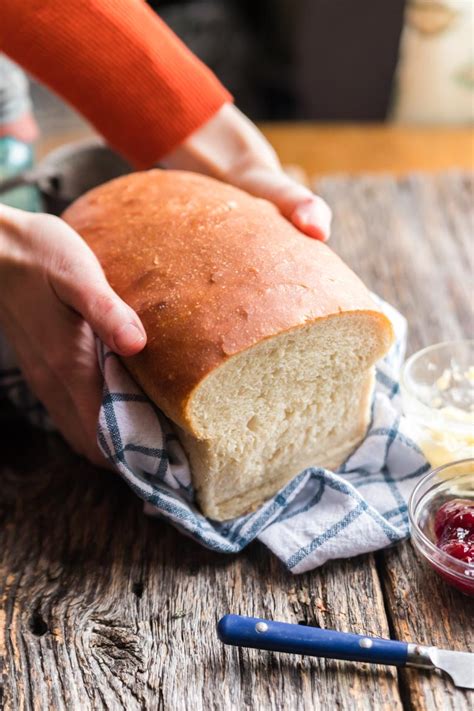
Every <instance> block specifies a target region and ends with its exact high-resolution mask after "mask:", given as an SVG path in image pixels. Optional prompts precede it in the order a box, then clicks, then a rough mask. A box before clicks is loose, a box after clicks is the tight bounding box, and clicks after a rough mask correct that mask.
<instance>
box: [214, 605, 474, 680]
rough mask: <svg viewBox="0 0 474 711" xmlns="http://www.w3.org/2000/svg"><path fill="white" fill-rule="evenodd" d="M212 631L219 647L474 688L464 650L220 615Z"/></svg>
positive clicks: (473, 660) (471, 660) (473, 665)
mask: <svg viewBox="0 0 474 711" xmlns="http://www.w3.org/2000/svg"><path fill="white" fill-rule="evenodd" d="M217 633H218V635H219V639H220V640H221V641H222V642H224V644H232V645H235V646H237V647H254V648H255V649H269V650H271V651H273V652H291V653H293V654H306V655H309V656H312V657H328V658H330V659H346V660H349V661H353V662H372V663H373V664H389V665H394V666H399V667H403V666H410V667H420V668H423V669H440V670H441V671H443V672H445V673H446V674H448V675H449V676H450V677H451V679H452V680H453V682H454V684H455V685H456V686H459V687H461V688H463V689H474V654H470V653H468V652H452V651H449V650H446V649H438V648H437V647H425V646H422V645H421V644H411V643H407V642H398V641H396V640H393V639H382V638H381V637H367V636H365V635H360V634H351V633H349V632H336V631H335V630H326V629H320V628H319V627H307V626H305V625H294V624H288V623H286V622H273V621H272V620H262V619H260V618H259V617H242V616H240V615H225V617H222V619H220V620H219V622H218V625H217Z"/></svg>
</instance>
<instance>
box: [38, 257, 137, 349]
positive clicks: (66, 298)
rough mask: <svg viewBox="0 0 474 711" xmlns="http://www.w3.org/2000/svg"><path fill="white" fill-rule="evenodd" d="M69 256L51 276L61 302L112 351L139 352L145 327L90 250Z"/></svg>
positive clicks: (51, 281)
mask: <svg viewBox="0 0 474 711" xmlns="http://www.w3.org/2000/svg"><path fill="white" fill-rule="evenodd" d="M80 247H81V248H80V249H79V250H77V252H78V253H75V254H69V255H68V257H69V258H68V262H67V265H66V266H63V268H62V269H61V270H60V272H59V273H53V274H50V275H49V281H50V284H51V286H52V288H53V290H54V292H55V293H56V295H57V297H58V298H59V300H60V301H61V302H62V303H63V304H65V305H67V306H69V307H71V308H72V309H74V310H75V311H77V312H78V313H79V314H80V315H81V316H82V317H83V318H84V320H85V321H86V322H87V323H88V324H89V326H90V327H91V329H92V330H93V331H94V333H96V334H97V336H99V338H100V339H101V340H102V341H103V342H104V343H106V344H107V345H108V346H109V348H111V349H112V350H113V351H115V352H116V353H118V354H119V355H123V356H130V355H134V354H135V353H138V352H139V351H141V350H142V348H144V346H145V344H146V333H145V329H144V328H143V324H142V322H141V321H140V319H139V317H138V316H137V314H136V313H135V311H134V310H133V309H132V308H130V306H128V305H127V304H126V303H125V302H124V301H123V300H122V299H121V298H120V297H119V296H118V295H117V294H116V293H115V291H114V290H113V289H112V287H111V286H110V284H109V283H108V281H107V279H106V277H105V274H104V272H103V271H102V267H101V266H100V264H99V262H98V260H97V258H96V257H95V255H94V254H93V252H92V251H91V250H90V249H89V247H88V246H87V245H86V244H84V243H82V244H81V245H80Z"/></svg>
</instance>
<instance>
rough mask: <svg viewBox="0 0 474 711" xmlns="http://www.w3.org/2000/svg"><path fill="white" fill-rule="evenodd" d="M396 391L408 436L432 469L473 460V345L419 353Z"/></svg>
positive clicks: (455, 343) (443, 346) (464, 342)
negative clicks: (408, 432)
mask: <svg viewBox="0 0 474 711" xmlns="http://www.w3.org/2000/svg"><path fill="white" fill-rule="evenodd" d="M400 389H401V395H402V404H403V411H404V414H405V415H406V418H407V420H408V423H409V426H410V434H411V436H412V438H413V439H414V440H415V441H416V442H417V443H418V445H419V446H420V448H421V449H422V451H423V453H424V455H425V456H426V458H427V459H428V461H429V462H430V464H431V466H432V467H439V466H441V465H443V464H448V463H449V462H453V461H457V460H460V459H465V458H468V457H469V458H470V457H474V340H468V339H466V340H460V341H446V342H444V343H437V344H436V345H434V346H429V347H428V348H424V349H423V350H421V351H418V352H417V353H415V354H414V355H412V356H411V357H410V358H408V360H407V361H406V362H405V364H404V366H403V368H402V372H401V377H400Z"/></svg>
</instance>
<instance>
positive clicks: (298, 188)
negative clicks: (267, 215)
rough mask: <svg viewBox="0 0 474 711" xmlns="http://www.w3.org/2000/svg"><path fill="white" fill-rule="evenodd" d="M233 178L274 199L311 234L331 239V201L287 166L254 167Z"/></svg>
mask: <svg viewBox="0 0 474 711" xmlns="http://www.w3.org/2000/svg"><path fill="white" fill-rule="evenodd" d="M229 182H232V183H233V184H234V185H236V186H237V187H239V188H242V189H243V190H246V191H247V192H249V193H251V194H252V195H255V196H256V197H260V198H265V199H266V200H269V201H270V202H273V203H274V205H276V207H277V208H278V209H279V210H280V212H281V213H282V215H283V216H284V217H286V218H287V219H288V220H290V222H292V223H293V224H294V225H295V227H297V228H298V229H299V230H301V231H302V232H304V233H305V234H306V235H308V236H309V237H314V238H315V239H319V240H322V241H326V240H327V239H329V234H330V231H331V217H332V215H331V209H330V207H329V205H328V204H327V203H326V202H325V201H324V200H323V199H322V198H320V197H319V196H318V195H315V194H314V193H313V192H311V190H309V188H306V187H305V186H304V185H300V184H299V183H297V182H296V181H295V180H293V179H292V178H290V177H289V176H288V175H286V174H285V173H284V172H283V170H280V169H276V170H275V169H274V168H267V167H264V166H257V167H251V168H247V169H245V170H243V171H242V172H241V174H240V175H239V176H232V178H230V179H229Z"/></svg>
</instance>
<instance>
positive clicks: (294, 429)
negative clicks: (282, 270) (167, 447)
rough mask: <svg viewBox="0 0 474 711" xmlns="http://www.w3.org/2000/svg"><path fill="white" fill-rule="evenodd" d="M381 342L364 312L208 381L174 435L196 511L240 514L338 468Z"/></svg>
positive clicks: (274, 346)
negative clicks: (311, 471)
mask: <svg viewBox="0 0 474 711" xmlns="http://www.w3.org/2000/svg"><path fill="white" fill-rule="evenodd" d="M386 347H387V343H385V341H384V339H383V338H382V335H381V332H380V330H379V328H378V323H377V318H376V317H374V315H372V314H370V313H359V314H357V313H356V314H344V315H341V316H338V317H335V318H328V319H324V320H321V321H319V322H317V323H315V324H313V325H311V326H307V327H304V328H301V329H297V330H294V331H291V332H289V333H286V334H283V335H281V336H278V337H276V338H273V339H271V340H268V341H265V342H263V343H262V344H260V345H259V346H256V347H254V348H252V349H250V350H248V351H245V352H243V353H241V354H239V355H237V356H234V357H233V358H231V359H230V360H229V361H227V363H225V364H224V365H223V366H221V367H220V368H218V369H216V370H215V371H214V372H213V373H211V375H210V376H208V377H207V378H206V379H205V380H204V381H203V383H202V384H201V385H200V387H199V388H198V389H197V391H196V392H195V394H194V397H193V399H192V403H191V412H192V420H193V429H194V431H195V432H198V433H199V438H196V437H195V436H191V435H190V434H189V433H186V432H184V431H181V432H180V437H181V439H182V441H183V444H184V446H185V449H186V450H187V453H188V455H189V458H190V462H191V468H192V472H193V481H194V485H195V487H196V491H197V497H198V501H199V504H200V506H201V508H202V510H203V512H204V513H205V514H206V515H207V516H209V517H211V518H214V519H217V520H225V519H228V518H233V517H235V516H239V515H242V514H244V513H247V512H249V511H251V510H253V509H255V508H257V507H258V506H260V505H261V504H262V503H263V502H264V501H265V500H266V499H268V498H269V497H271V496H273V495H274V494H275V493H276V492H277V491H278V490H279V489H280V488H281V487H282V486H283V485H284V484H286V483H287V482H288V481H289V480H290V479H292V478H293V477H294V476H295V475H296V474H297V473H298V472H300V471H301V470H302V469H304V468H306V467H309V466H324V467H328V468H337V467H338V466H340V465H341V464H342V462H343V461H344V460H345V459H346V458H347V457H348V456H349V454H350V453H351V452H352V451H353V450H354V448H355V447H356V446H357V444H358V443H359V442H360V441H361V439H362V438H363V437H364V435H365V432H366V429H367V426H368V424H369V419H370V405H371V396H372V391H373V381H374V368H373V363H374V362H375V361H376V360H377V359H378V358H379V357H380V356H381V355H382V354H383V353H384V352H385V350H386Z"/></svg>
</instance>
